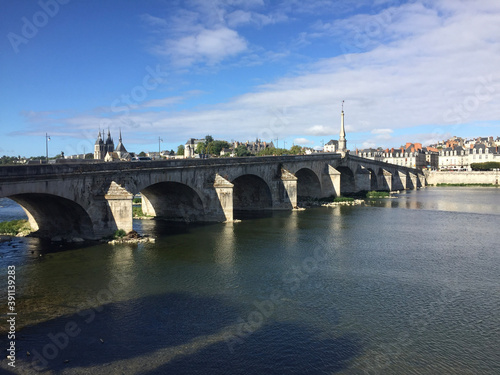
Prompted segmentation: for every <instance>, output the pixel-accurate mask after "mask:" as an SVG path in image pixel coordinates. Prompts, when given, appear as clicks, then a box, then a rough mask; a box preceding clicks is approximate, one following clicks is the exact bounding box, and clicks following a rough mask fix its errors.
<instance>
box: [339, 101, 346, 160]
mask: <svg viewBox="0 0 500 375" xmlns="http://www.w3.org/2000/svg"><path fill="white" fill-rule="evenodd" d="M346 145H347V140H346V139H345V127H344V101H343V100H342V113H341V122H340V136H339V152H340V153H341V154H342V155H345V153H346V152H347V147H346Z"/></svg>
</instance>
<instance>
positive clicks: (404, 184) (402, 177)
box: [398, 171, 408, 190]
mask: <svg viewBox="0 0 500 375" xmlns="http://www.w3.org/2000/svg"><path fill="white" fill-rule="evenodd" d="M398 175H399V180H400V181H401V186H402V190H406V189H407V185H408V175H407V174H406V173H404V172H401V171H398Z"/></svg>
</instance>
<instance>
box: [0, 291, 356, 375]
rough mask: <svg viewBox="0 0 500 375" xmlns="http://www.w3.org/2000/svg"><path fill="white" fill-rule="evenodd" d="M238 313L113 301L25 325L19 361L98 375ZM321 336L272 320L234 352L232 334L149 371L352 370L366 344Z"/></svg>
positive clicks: (201, 302) (206, 302) (198, 304)
mask: <svg viewBox="0 0 500 375" xmlns="http://www.w3.org/2000/svg"><path fill="white" fill-rule="evenodd" d="M238 310H239V309H237V308H236V307H235V306H234V305H233V304H232V303H231V302H228V301H226V300H224V299H222V298H208V297H198V296H193V295H189V294H185V293H171V294H163V295H155V296H149V297H144V298H140V299H136V300H130V301H124V302H115V303H109V304H106V305H103V306H100V307H98V308H97V310H96V309H91V310H82V311H80V312H79V313H75V314H73V315H71V316H64V317H60V318H56V319H53V320H50V321H47V322H43V323H40V324H37V325H34V326H29V327H26V328H25V329H23V330H21V331H20V332H18V335H17V336H18V337H17V343H18V344H17V348H18V349H19V355H18V359H17V360H18V364H19V365H25V364H28V365H29V366H31V369H33V373H36V371H34V370H37V371H40V370H41V371H46V370H50V371H53V372H54V373H59V372H60V371H62V370H63V369H64V368H67V369H68V370H71V369H73V368H75V369H76V368H81V369H82V373H90V372H87V371H86V370H85V368H89V367H93V366H100V365H105V364H108V363H111V366H113V365H112V364H113V362H116V361H120V360H124V359H133V360H136V361H138V365H140V363H141V362H140V361H141V360H142V361H147V360H148V359H147V358H144V357H147V356H148V355H149V354H152V353H155V352H156V351H158V350H160V349H169V348H171V347H176V346H178V345H183V344H187V343H189V342H191V341H192V340H194V339H196V338H199V337H202V336H207V335H212V334H218V333H220V332H221V331H222V329H224V328H226V329H227V327H231V326H235V324H236V323H238V317H239V316H240V311H238ZM67 327H70V329H71V331H70V332H78V334H77V335H76V336H75V337H71V338H68V336H66V335H65V333H64V332H65V330H67V329H68V328H67ZM319 334H320V332H319V331H316V330H314V329H311V328H309V327H308V326H306V325H305V324H302V323H282V322H273V321H270V323H269V324H265V322H264V324H263V326H262V327H260V328H259V329H257V330H256V331H255V332H254V333H253V334H251V335H248V336H246V337H243V338H242V339H241V341H238V342H236V343H234V344H233V345H232V346H231V348H232V350H231V348H230V345H228V342H229V343H232V341H231V340H229V337H233V336H228V339H227V340H222V341H217V342H216V343H214V344H207V345H208V346H205V347H202V348H201V349H200V350H198V351H197V352H195V353H194V354H186V355H181V356H180V357H177V358H174V359H173V360H172V361H171V362H168V363H165V362H164V360H163V359H162V358H161V357H160V358H158V356H153V357H152V359H150V360H155V361H158V363H157V364H156V363H153V368H155V370H152V371H149V372H144V373H147V374H214V373H227V374H285V373H286V374H324V373H332V372H336V371H340V370H342V369H345V368H346V367H347V365H348V363H349V361H351V360H352V359H353V358H354V357H356V356H357V355H359V354H360V353H361V351H362V346H361V344H360V342H361V341H360V340H359V338H357V337H356V336H354V335H353V336H342V337H337V338H328V337H325V336H324V333H323V335H322V336H320V335H319ZM51 337H53V338H54V339H52V338H51ZM234 337H235V338H236V336H234ZM101 339H102V341H101ZM2 341H4V340H2ZM57 341H58V342H59V344H57ZM2 344H4V345H3V346H5V344H6V343H5V342H2ZM56 345H59V347H57V346H56ZM27 351H29V352H30V356H29V357H27V356H26V354H25V353H26V352H27ZM42 355H43V356H44V357H43V359H42V360H41V358H42V357H40V356H42ZM165 360H166V358H165ZM42 361H46V362H42ZM156 366H157V367H156ZM89 371H90V370H89ZM110 371H113V370H112V368H111V369H110ZM110 373H112V372H110ZM120 373H121V372H120ZM134 373H136V372H134Z"/></svg>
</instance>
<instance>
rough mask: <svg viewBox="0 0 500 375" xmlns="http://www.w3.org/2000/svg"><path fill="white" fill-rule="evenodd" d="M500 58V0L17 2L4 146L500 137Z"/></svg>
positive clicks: (70, 150) (11, 151) (8, 18)
mask: <svg viewBox="0 0 500 375" xmlns="http://www.w3.org/2000/svg"><path fill="white" fill-rule="evenodd" d="M499 66H500V3H499V2H498V1H496V0H481V1H472V0H467V1H465V0H436V1H430V0H429V1H426V0H422V1H418V0H415V1H391V0H385V1H384V0H374V1H363V0H352V1H350V0H342V1H339V0H338V1H334V0H318V1H299V0H287V1H278V0H272V1H270V0H245V1H243V0H184V1H175V0H147V1H116V0H109V1H94V0H89V1H83V0H41V1H14V0H10V1H5V0H4V1H2V12H1V14H0V125H1V129H2V137H1V138H0V155H3V154H6V155H25V156H35V155H44V154H45V134H46V133H48V134H49V135H50V137H51V141H50V145H49V153H50V154H51V155H52V156H53V155H55V154H58V153H60V152H61V151H64V153H65V154H66V155H71V154H76V153H82V152H83V151H84V150H85V151H86V152H91V151H92V150H93V144H94V142H95V139H96V136H97V132H98V131H99V129H105V130H106V131H107V129H108V128H109V129H110V130H111V133H112V135H113V137H114V138H115V143H116V142H117V139H118V132H119V129H121V131H122V135H123V140H124V144H125V146H126V147H127V149H128V150H129V151H134V152H139V151H157V150H158V138H159V137H161V139H163V142H162V144H161V148H162V150H164V149H176V148H177V146H178V145H179V144H184V143H185V141H186V140H187V139H188V138H191V137H195V138H202V137H204V136H205V135H207V134H211V135H212V136H213V137H214V138H216V139H225V140H228V141H230V140H233V139H234V140H240V141H246V140H254V139H256V138H260V139H263V140H276V139H278V144H279V146H280V147H283V146H284V145H285V143H284V142H286V147H290V146H291V145H292V144H300V145H303V146H311V147H315V146H321V144H322V142H325V143H326V142H328V140H330V139H338V133H339V127H340V111H341V103H342V100H345V104H344V110H345V120H346V131H347V136H346V138H347V142H348V143H347V145H348V148H350V149H351V150H352V149H354V148H355V147H358V148H362V147H374V146H382V147H398V146H400V145H401V144H404V143H406V142H422V143H424V144H429V143H431V142H435V141H438V140H441V139H446V138H448V137H449V136H452V135H457V136H462V137H473V136H489V135H493V136H498V135H500V105H499V104H500V100H499V99H500V70H499V68H498V67H499ZM275 143H276V141H275Z"/></svg>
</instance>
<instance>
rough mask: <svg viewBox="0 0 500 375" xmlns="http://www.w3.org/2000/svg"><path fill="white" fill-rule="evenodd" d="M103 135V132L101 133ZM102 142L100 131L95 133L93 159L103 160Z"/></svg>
mask: <svg viewBox="0 0 500 375" xmlns="http://www.w3.org/2000/svg"><path fill="white" fill-rule="evenodd" d="M103 135H104V133H103ZM104 156H105V154H104V142H103V140H102V138H101V131H100V130H99V133H98V134H97V140H96V141H95V145H94V159H95V160H103V159H104Z"/></svg>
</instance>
